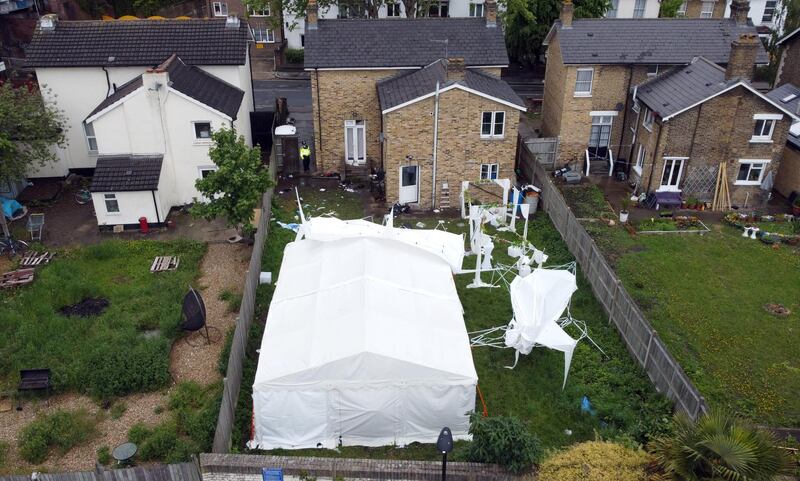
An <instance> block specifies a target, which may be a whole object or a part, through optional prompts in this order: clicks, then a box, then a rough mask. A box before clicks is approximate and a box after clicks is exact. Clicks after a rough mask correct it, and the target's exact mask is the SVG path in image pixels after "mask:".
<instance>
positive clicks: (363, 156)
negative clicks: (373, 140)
mask: <svg viewBox="0 0 800 481" xmlns="http://www.w3.org/2000/svg"><path fill="white" fill-rule="evenodd" d="M349 129H353V145H354V146H355V147H356V152H355V154H360V155H358V156H356V155H355V154H354V155H353V160H352V162H353V164H354V165H363V164H365V163H366V162H367V123H366V122H365V121H363V120H345V121H344V158H345V163H347V162H348V161H349V160H350V150H349V149H348V148H347V134H348V130H349ZM357 130H361V131H362V132H363V135H362V136H361V145H356V143H357V142H358V133H357V132H356V131H357Z"/></svg>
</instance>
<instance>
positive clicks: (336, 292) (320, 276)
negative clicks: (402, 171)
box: [254, 237, 477, 389]
mask: <svg viewBox="0 0 800 481" xmlns="http://www.w3.org/2000/svg"><path fill="white" fill-rule="evenodd" d="M380 381H390V382H394V383H396V382H405V383H436V384H448V383H452V384H463V383H464V382H476V381H477V374H476V372H475V367H474V365H473V362H472V354H471V351H470V347H469V337H468V335H467V331H466V327H465V325H464V318H463V315H462V307H461V302H460V300H459V298H458V293H457V292H456V287H455V283H454V282H453V277H452V272H451V268H450V265H449V264H448V263H447V262H446V261H445V260H444V259H442V258H441V257H440V256H437V255H435V254H433V253H430V252H428V251H426V250H424V249H420V248H418V247H415V246H413V245H409V244H406V243H404V242H400V241H396V240H392V239H386V238H377V237H353V238H342V239H340V240H332V241H317V240H308V239H305V240H301V241H296V242H293V243H290V244H289V245H287V246H286V249H285V251H284V257H283V263H282V265H281V271H280V276H279V279H278V284H277V288H276V290H275V294H274V296H273V298H272V302H271V305H270V310H269V315H268V317H267V327H266V329H265V331H264V338H263V341H262V345H261V354H260V358H259V364H258V371H257V373H256V379H255V384H254V387H255V388H256V389H258V388H266V387H277V386H280V387H282V388H298V389H299V388H305V387H309V386H312V385H319V384H323V385H332V384H339V383H363V382H370V383H374V382H380Z"/></svg>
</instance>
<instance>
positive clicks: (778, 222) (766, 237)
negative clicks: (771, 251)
mask: <svg viewBox="0 0 800 481" xmlns="http://www.w3.org/2000/svg"><path fill="white" fill-rule="evenodd" d="M722 220H723V222H725V223H726V224H728V225H730V226H732V227H735V228H737V229H741V230H743V231H745V234H746V235H748V236H750V237H751V238H754V239H759V240H760V241H761V242H763V243H765V244H776V243H784V244H789V245H793V246H796V245H798V244H800V219H797V218H795V217H794V216H792V215H789V214H783V215H776V216H770V215H764V216H762V215H759V214H757V213H753V214H741V213H739V212H731V213H730V214H728V215H726V216H725V217H723V218H722Z"/></svg>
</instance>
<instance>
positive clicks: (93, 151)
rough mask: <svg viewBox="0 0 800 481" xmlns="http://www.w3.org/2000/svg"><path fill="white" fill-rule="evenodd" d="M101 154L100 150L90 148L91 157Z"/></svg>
mask: <svg viewBox="0 0 800 481" xmlns="http://www.w3.org/2000/svg"><path fill="white" fill-rule="evenodd" d="M99 155H100V151H98V150H90V151H89V157H97V156H99Z"/></svg>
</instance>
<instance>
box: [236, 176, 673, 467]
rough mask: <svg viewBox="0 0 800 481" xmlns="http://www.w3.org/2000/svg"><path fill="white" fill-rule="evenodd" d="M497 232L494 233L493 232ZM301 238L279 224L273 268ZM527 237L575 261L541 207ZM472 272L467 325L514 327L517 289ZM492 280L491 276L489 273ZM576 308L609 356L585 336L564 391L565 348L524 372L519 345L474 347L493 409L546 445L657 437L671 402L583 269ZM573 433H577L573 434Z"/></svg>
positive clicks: (281, 210)
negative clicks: (477, 281) (588, 410)
mask: <svg viewBox="0 0 800 481" xmlns="http://www.w3.org/2000/svg"><path fill="white" fill-rule="evenodd" d="M301 195H302V196H303V198H304V200H305V201H306V202H309V203H310V202H311V200H310V198H311V194H309V193H308V190H305V191H304V190H301ZM313 195H314V196H317V194H313ZM345 202H346V207H345ZM340 207H341V209H342V211H343V212H348V213H350V215H349V217H360V215H359V212H360V211H359V209H361V207H360V201H359V200H358V199H357V198H356V197H355V196H352V194H351V197H350V198H347V197H346V196H345V199H344V200H343V201H340ZM312 208H313V207H312ZM293 209H294V205H293V204H292V203H291V202H288V201H287V199H286V198H285V197H281V198H279V199H278V201H277V206H276V209H275V210H274V213H275V215H276V216H277V217H278V219H280V220H282V221H284V222H285V221H286V220H291V219H292V216H293V214H291V212H292V210H293ZM403 219H404V218H403V217H400V218H399V219H398V224H402V223H409V224H416V222H417V221H418V219H413V220H412V219H410V218H409V219H408V222H405V221H404V220H403ZM422 222H423V223H425V225H426V227H427V228H432V227H434V226H435V224H436V220H435V219H423V220H422ZM446 227H447V229H448V230H449V231H452V232H463V231H465V230H466V224H465V222H463V221H461V220H449V221H447V222H446ZM520 229H521V225H520ZM490 233H492V234H494V232H491V231H490ZM498 237H499V238H506V239H508V238H512V237H513V236H512V234H510V233H505V234H500V235H499V236H498ZM293 239H294V233H292V232H290V231H288V230H285V229H281V228H277V226H276V224H275V223H272V227H271V231H270V236H269V239H268V241H267V247H266V250H265V254H264V261H263V264H262V266H263V269H264V270H270V271H272V272H273V273H277V272H278V270H279V267H280V261H281V257H282V254H283V248H284V246H285V245H286V243H288V242H291V241H292V240H293ZM528 239H529V240H531V241H533V243H534V244H535V245H536V246H537V247H538V248H540V249H544V250H545V251H546V252H547V253H548V254H549V255H550V256H551V258H550V261H549V264H550V265H557V264H561V263H564V262H569V261H571V260H572V256H571V255H570V254H569V253H568V251H567V250H566V246H565V245H564V243H563V241H562V240H561V237H560V236H559V234H558V232H557V231H556V230H555V228H554V227H553V225H552V224H551V223H550V221H549V219H548V218H547V217H546V216H545V215H544V214H539V215H538V216H537V218H536V220H534V221H532V222H531V223H530V226H529V237H528ZM506 247H507V244H504V243H502V242H501V241H499V240H498V243H497V247H496V249H495V251H494V252H495V254H496V258H497V259H498V260H500V261H501V262H505V263H510V258H508V256H507V255H506V254H505V251H506ZM474 262H475V257H474V256H473V257H468V258H467V260H466V263H465V266H467V267H472V266H474ZM278 279H280V276H278ZM471 279H472V276H471V275H459V276H456V285H457V288H458V292H459V296H460V297H461V301H462V304H463V306H464V310H465V320H466V324H467V328H468V330H477V329H483V328H487V327H493V326H501V325H506V324H507V323H508V322H509V320H510V318H511V304H510V300H509V295H508V291H507V290H506V289H504V288H499V289H466V285H467V284H468V283H469V282H470V281H471ZM484 280H486V281H488V280H489V274H485V279H484ZM272 290H273V288H272V286H263V287H262V288H260V293H259V303H260V306H261V308H262V309H263V312H266V308H267V306H268V304H269V299H270V297H271V294H272ZM572 312H573V315H574V316H575V317H576V318H578V319H582V320H585V321H586V323H587V325H588V326H589V329H590V334H591V336H592V337H593V338H594V339H595V340H596V341H597V342H598V343H599V344H600V345H601V346H602V348H603V349H604V350H605V352H606V353H607V354H608V357H607V358H604V357H602V356H601V354H600V353H599V352H598V351H597V350H596V349H595V348H594V347H592V346H591V345H590V344H589V343H588V342H585V341H584V342H581V343H580V344H579V345H578V349H577V350H576V351H575V355H574V358H573V363H572V368H571V370H570V373H569V379H568V381H567V387H566V389H564V390H562V389H561V383H562V380H563V377H562V376H563V368H564V360H563V354H562V353H559V352H554V351H550V350H548V349H544V348H537V349H534V351H533V352H532V353H531V355H529V356H523V357H522V358H521V359H520V361H519V364H518V365H517V367H516V369H514V370H509V369H506V368H505V367H504V366H508V365H511V364H513V362H514V351H513V350H510V349H492V348H475V349H474V350H473V358H474V361H475V366H476V369H477V371H478V377H479V386H480V389H481V392H482V393H483V395H484V397H485V399H486V404H487V409H488V411H489V415H490V416H492V415H509V416H517V417H519V418H521V419H523V420H525V421H526V422H527V423H528V425H529V427H530V429H531V431H533V432H534V433H536V434H537V435H538V436H539V437H540V439H541V441H542V444H543V446H545V447H547V448H556V447H560V446H564V445H568V444H572V443H574V442H578V441H582V440H587V439H594V437H595V433H599V434H601V435H602V436H606V437H609V438H626V439H633V440H635V441H638V442H642V441H645V440H646V439H647V436H648V434H656V433H658V432H660V431H661V430H662V429H663V428H664V427H665V425H666V423H667V422H668V420H669V413H670V409H671V407H670V404H669V402H668V401H667V400H666V399H665V398H663V397H662V396H661V395H659V394H657V393H656V392H655V390H654V389H653V388H652V387H651V385H650V383H649V381H648V380H647V378H646V377H645V375H644V373H643V372H642V371H641V370H640V369H638V368H637V367H636V366H635V364H634V361H633V360H632V358H631V357H630V356H629V355H628V352H627V351H626V349H625V348H624V346H623V344H622V341H621V340H620V339H619V337H618V334H617V332H616V331H615V330H614V328H613V327H612V326H611V325H609V324H608V321H607V317H606V316H605V315H604V314H603V312H602V310H601V308H600V305H599V304H598V303H597V301H596V300H595V299H594V297H593V295H592V293H591V291H590V289H589V287H588V285H587V284H586V282H585V281H584V280H583V278H582V276H579V290H578V292H577V293H576V294H575V295H574V296H573V303H572ZM263 328H264V326H263V324H261V323H258V322H256V323H254V325H253V329H252V331H251V333H250V339H249V349H248V350H249V352H250V353H251V355H250V356H248V358H247V360H246V363H245V379H244V381H243V383H242V394H241V396H240V398H239V401H240V402H239V404H238V408H237V428H236V430H235V433H236V434H237V435H238V439H236V438H235V439H234V446H237V447H238V449H244V447H243V446H244V443H245V442H246V441H247V440H248V439H249V436H250V416H251V412H252V398H251V394H252V383H253V379H254V377H255V369H256V365H257V358H256V356H255V349H257V348H258V347H259V346H260V344H261V337H262V335H263ZM584 395H586V396H588V397H589V399H590V400H591V402H592V403H593V405H594V407H595V409H596V410H597V416H591V415H587V414H584V413H581V411H580V402H581V398H582V397H583V396H584ZM476 406H477V409H479V410H480V409H481V403H480V401H477V405H476ZM565 430H569V431H571V432H572V433H571V434H566V433H565ZM276 454H293V455H314V456H342V457H373V458H390V459H391V458H396V459H399V458H402V459H437V458H438V454H437V453H436V451H435V449H434V448H433V447H431V446H426V445H416V444H415V445H412V446H409V447H407V448H406V449H395V448H391V447H383V448H361V447H345V448H343V449H342V450H340V451H324V450H301V451H277V452H276ZM460 456H463V444H460V445H458V446H457V447H456V450H455V452H454V458H455V459H459V457H460Z"/></svg>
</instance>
